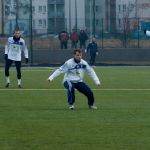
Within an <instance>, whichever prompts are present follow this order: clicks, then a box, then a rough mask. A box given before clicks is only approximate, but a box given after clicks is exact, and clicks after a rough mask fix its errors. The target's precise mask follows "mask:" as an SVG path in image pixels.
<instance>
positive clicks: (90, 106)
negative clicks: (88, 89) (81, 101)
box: [89, 105, 97, 109]
mask: <svg viewBox="0 0 150 150" xmlns="http://www.w3.org/2000/svg"><path fill="white" fill-rule="evenodd" d="M89 109H97V107H96V106H95V105H89Z"/></svg>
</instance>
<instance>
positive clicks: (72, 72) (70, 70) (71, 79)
mask: <svg viewBox="0 0 150 150" xmlns="http://www.w3.org/2000/svg"><path fill="white" fill-rule="evenodd" d="M85 72H86V73H87V74H88V75H89V76H90V77H91V78H92V79H93V80H94V82H95V84H96V85H97V86H99V85H100V80H99V78H98V77H97V75H96V73H95V71H94V70H93V68H92V67H91V66H89V65H88V63H87V62H86V61H85V60H83V59H82V52H81V50H80V49H75V50H74V52H73V58H71V59H69V60H67V61H66V62H65V63H64V64H63V65H62V66H61V67H59V69H57V70H55V71H54V73H52V75H50V76H49V77H48V79H47V80H48V81H49V82H51V81H53V80H54V79H55V78H56V77H57V76H59V75H60V74H62V73H65V76H64V80H63V83H64V87H65V88H66V89H67V93H68V103H69V109H70V110H73V109H74V103H75V89H77V90H78V91H79V92H81V93H82V94H84V95H85V96H86V97H87V99H88V106H89V108H90V109H97V107H96V106H95V105H94V102H95V100H94V95H93V92H92V90H91V88H90V87H89V86H88V85H87V84H86V83H84V82H83V78H84V73H85Z"/></svg>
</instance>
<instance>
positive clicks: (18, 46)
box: [5, 37, 28, 61]
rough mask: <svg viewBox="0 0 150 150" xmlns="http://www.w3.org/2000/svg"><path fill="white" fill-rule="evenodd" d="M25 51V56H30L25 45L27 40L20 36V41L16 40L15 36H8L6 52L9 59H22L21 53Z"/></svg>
mask: <svg viewBox="0 0 150 150" xmlns="http://www.w3.org/2000/svg"><path fill="white" fill-rule="evenodd" d="M22 51H23V52H24V56H25V58H28V49H27V47H26V45H25V41H24V40H23V39H22V38H20V40H19V41H17V42H16V41H14V39H13V37H10V38H8V42H7V44H6V45H5V54H7V55H8V59H10V60H14V61H21V53H22Z"/></svg>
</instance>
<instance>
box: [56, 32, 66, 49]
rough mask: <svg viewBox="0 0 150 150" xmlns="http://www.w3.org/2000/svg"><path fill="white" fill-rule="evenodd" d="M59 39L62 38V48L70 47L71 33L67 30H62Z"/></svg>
mask: <svg viewBox="0 0 150 150" xmlns="http://www.w3.org/2000/svg"><path fill="white" fill-rule="evenodd" d="M58 38H59V40H60V48H61V49H67V48H68V40H69V35H68V33H67V32H66V31H61V32H60V33H59V37H58Z"/></svg>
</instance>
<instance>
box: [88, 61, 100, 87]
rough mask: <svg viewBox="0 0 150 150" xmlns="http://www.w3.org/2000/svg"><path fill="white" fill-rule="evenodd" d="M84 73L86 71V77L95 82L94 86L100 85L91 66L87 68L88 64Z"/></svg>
mask: <svg viewBox="0 0 150 150" xmlns="http://www.w3.org/2000/svg"><path fill="white" fill-rule="evenodd" d="M86 71H87V73H88V75H89V76H90V77H91V78H92V79H93V81H94V82H95V84H96V85H100V84H101V83H100V80H99V78H98V76H97V75H96V73H95V71H94V69H93V68H92V67H91V66H89V64H88V63H87V65H86Z"/></svg>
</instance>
